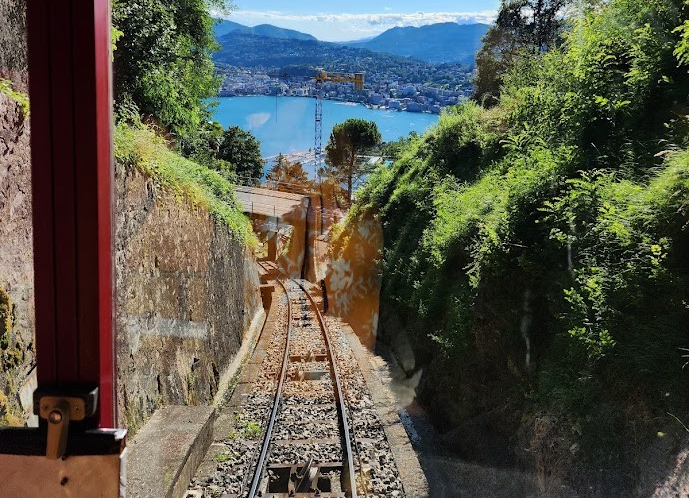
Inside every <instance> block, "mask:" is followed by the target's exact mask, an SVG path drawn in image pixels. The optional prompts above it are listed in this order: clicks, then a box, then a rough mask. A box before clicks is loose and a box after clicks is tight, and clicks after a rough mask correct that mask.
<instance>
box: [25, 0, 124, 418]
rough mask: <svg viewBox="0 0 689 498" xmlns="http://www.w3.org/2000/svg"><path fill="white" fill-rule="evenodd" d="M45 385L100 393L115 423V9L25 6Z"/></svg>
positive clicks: (43, 2) (96, 2)
mask: <svg viewBox="0 0 689 498" xmlns="http://www.w3.org/2000/svg"><path fill="white" fill-rule="evenodd" d="M27 21H28V27H29V57H30V58H29V67H30V82H31V83H30V85H31V86H30V97H31V106H32V113H31V126H32V162H33V166H32V172H33V178H34V186H33V193H34V201H33V209H34V227H35V232H36V233H35V236H34V246H35V273H36V326H37V332H36V348H37V362H38V380H39V384H48V383H58V384H60V383H65V384H66V383H74V382H77V383H84V384H91V385H94V384H97V385H98V386H99V387H100V399H99V407H100V410H99V425H100V426H101V427H112V426H113V425H114V421H115V411H114V410H115V405H116V403H115V399H114V391H115V390H114V380H113V379H114V377H113V374H114V357H113V351H114V348H113V344H114V341H113V330H112V326H113V319H112V317H113V277H112V273H113V271H112V270H113V268H112V254H113V253H112V241H113V237H112V226H113V225H112V185H113V182H112V177H113V168H112V143H111V141H112V136H111V126H112V109H111V58H110V4H109V1H108V0H89V1H84V0H31V1H30V2H28V9H27Z"/></svg>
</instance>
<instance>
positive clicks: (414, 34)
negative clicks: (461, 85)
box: [347, 22, 490, 65]
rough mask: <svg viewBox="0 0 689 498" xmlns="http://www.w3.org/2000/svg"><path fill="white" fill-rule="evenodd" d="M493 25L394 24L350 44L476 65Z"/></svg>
mask: <svg viewBox="0 0 689 498" xmlns="http://www.w3.org/2000/svg"><path fill="white" fill-rule="evenodd" d="M489 27H490V26H488V25H487V24H457V23H454V22H446V23H439V24H429V25H426V26H421V27H419V28H414V27H404V28H392V29H389V30H387V31H385V32H384V33H382V34H380V35H378V36H376V37H375V38H373V39H372V40H368V41H358V42H350V43H348V44H347V45H349V46H350V47H358V48H365V49H368V50H372V51H374V52H387V53H389V54H395V55H401V56H404V57H413V58H415V59H420V60H424V61H428V62H435V63H443V62H453V63H460V64H465V65H472V64H473V63H474V59H475V56H476V52H477V51H478V50H479V49H480V48H481V38H482V37H483V35H485V34H486V31H488V28H489Z"/></svg>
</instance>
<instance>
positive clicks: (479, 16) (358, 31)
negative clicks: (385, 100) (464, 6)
mask: <svg viewBox="0 0 689 498" xmlns="http://www.w3.org/2000/svg"><path fill="white" fill-rule="evenodd" d="M385 10H386V12H383V13H379V14H347V13H342V14H321V13H315V14H295V13H291V12H281V11H252V10H237V11H234V12H232V14H231V15H230V16H229V17H228V18H229V19H231V20H233V21H235V22H239V23H242V24H247V25H249V26H255V25H257V24H274V25H276V26H280V27H284V28H291V29H298V30H300V31H305V32H307V33H311V34H313V35H314V36H316V37H317V38H320V39H322V40H331V41H335V40H346V39H351V38H352V37H356V36H362V35H363V36H369V35H376V34H379V33H382V32H383V31H385V30H386V29H390V28H393V27H397V26H416V27H418V26H424V25H426V24H435V23H441V22H457V23H460V24H470V23H477V22H479V23H485V24H491V23H493V22H494V21H495V18H496V16H497V11H495V10H483V11H476V12H412V13H392V12H389V11H388V8H386V9H385Z"/></svg>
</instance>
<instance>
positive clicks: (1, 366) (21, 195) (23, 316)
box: [0, 93, 36, 425]
mask: <svg viewBox="0 0 689 498" xmlns="http://www.w3.org/2000/svg"><path fill="white" fill-rule="evenodd" d="M34 329H35V322H34V285H33V229H32V221H31V149H30V144H29V119H28V117H26V116H24V114H23V112H22V110H21V107H20V106H19V104H18V103H17V102H15V101H14V100H13V99H11V98H10V97H8V96H6V95H4V94H3V93H0V425H8V424H9V425H22V424H23V423H24V422H25V420H26V419H28V418H29V415H30V413H31V394H32V392H33V387H34V383H35V375H34V372H33V368H34V365H35V356H36V355H35V348H34Z"/></svg>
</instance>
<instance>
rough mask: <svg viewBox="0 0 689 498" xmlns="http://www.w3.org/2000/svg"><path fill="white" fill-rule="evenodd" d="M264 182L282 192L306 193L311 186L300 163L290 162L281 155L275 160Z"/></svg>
mask: <svg viewBox="0 0 689 498" xmlns="http://www.w3.org/2000/svg"><path fill="white" fill-rule="evenodd" d="M266 180H267V182H266V183H267V184H268V185H272V186H273V187H274V188H276V189H277V190H280V191H283V192H299V193H306V192H309V191H310V190H311V186H312V185H311V182H309V179H308V175H307V174H306V171H304V166H303V165H302V164H301V162H299V161H295V162H290V160H289V159H287V158H286V157H285V156H283V155H282V154H279V155H278V157H277V158H276V159H275V164H273V166H272V167H271V168H270V171H269V172H268V176H267V178H266Z"/></svg>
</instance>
